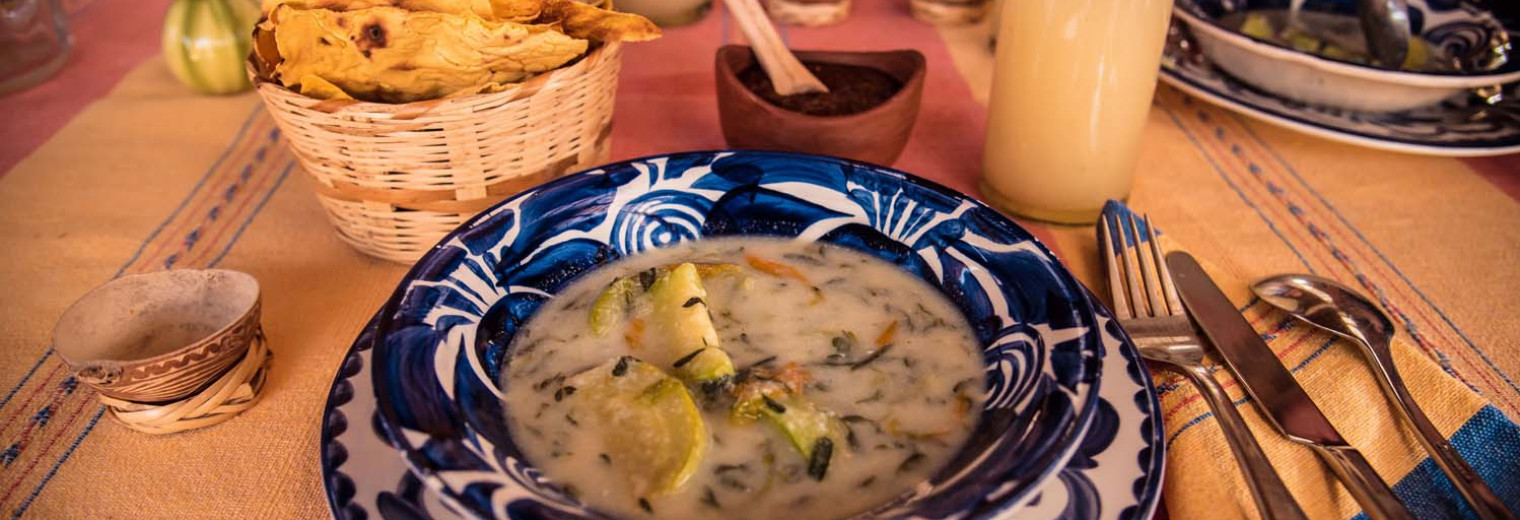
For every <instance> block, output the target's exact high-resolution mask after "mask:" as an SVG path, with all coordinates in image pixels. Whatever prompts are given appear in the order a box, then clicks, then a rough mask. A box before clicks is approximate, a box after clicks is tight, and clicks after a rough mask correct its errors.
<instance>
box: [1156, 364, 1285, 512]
mask: <svg viewBox="0 0 1520 520" xmlns="http://www.w3.org/2000/svg"><path fill="white" fill-rule="evenodd" d="M1178 368H1179V369H1181V371H1182V372H1183V373H1185V374H1187V376H1188V379H1191V380H1193V384H1194V385H1195V386H1197V387H1198V393H1199V394H1200V395H1202V396H1203V398H1204V401H1205V402H1207V403H1208V405H1209V409H1211V410H1213V412H1214V418H1215V419H1216V420H1217V421H1219V428H1220V430H1223V431H1224V440H1225V442H1226V443H1227V444H1229V446H1230V451H1231V452H1234V454H1235V460H1237V461H1239V462H1240V471H1241V472H1243V473H1245V477H1246V487H1247V488H1248V489H1250V490H1251V497H1252V498H1254V499H1256V510H1257V511H1258V512H1260V513H1261V517H1262V518H1263V519H1265V520H1308V518H1309V517H1308V516H1306V515H1305V514H1304V511H1303V510H1302V509H1300V508H1299V507H1298V501H1297V500H1294V499H1293V494H1292V493H1289V492H1288V486H1287V485H1286V484H1283V481H1282V478H1280V477H1278V476H1277V470H1276V469H1273V468H1272V462H1271V461H1268V460H1267V454H1266V453H1265V452H1263V451H1261V444H1258V443H1257V442H1256V438H1255V437H1252V436H1251V430H1250V429H1249V428H1247V427H1246V422H1245V420H1244V419H1241V418H1240V412H1238V411H1236V410H1235V404H1234V403H1233V402H1231V401H1230V397H1229V395H1228V394H1225V393H1224V388H1223V387H1221V386H1219V382H1218V381H1216V380H1214V376H1212V375H1210V374H1209V372H1208V369H1206V368H1204V367H1203V365H1197V364H1189V365H1184V366H1179V367H1178Z"/></svg>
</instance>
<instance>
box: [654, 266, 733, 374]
mask: <svg viewBox="0 0 1520 520" xmlns="http://www.w3.org/2000/svg"><path fill="white" fill-rule="evenodd" d="M649 296H650V298H652V299H653V303H654V310H653V314H652V315H651V320H650V326H652V327H654V335H655V338H656V339H655V341H656V343H658V344H657V345H654V346H653V347H654V348H656V349H660V350H662V351H663V353H664V355H665V358H666V359H669V360H670V366H671V367H672V368H674V369H675V373H676V375H677V376H678V377H680V378H681V379H684V380H686V381H698V382H700V381H710V380H713V379H718V378H721V377H725V376H731V375H733V374H734V362H733V360H732V359H730V358H729V357H728V353H727V352H724V351H723V346H722V344H721V343H719V341H718V330H717V329H716V328H714V327H713V322H712V315H711V314H709V313H708V309H707V289H706V288H704V287H703V286H702V278H701V276H700V275H698V273H697V266H696V265H695V264H691V263H685V264H680V265H677V266H675V267H674V268H671V269H670V271H669V272H668V273H665V274H663V275H661V276H659V277H658V279H656V280H655V282H654V285H653V286H651V287H650V288H649Z"/></svg>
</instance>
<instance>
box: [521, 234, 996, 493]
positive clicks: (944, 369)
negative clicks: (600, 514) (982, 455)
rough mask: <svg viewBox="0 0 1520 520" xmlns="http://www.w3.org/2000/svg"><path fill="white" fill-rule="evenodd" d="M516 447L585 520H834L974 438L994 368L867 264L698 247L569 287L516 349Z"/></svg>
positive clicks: (763, 249)
mask: <svg viewBox="0 0 1520 520" xmlns="http://www.w3.org/2000/svg"><path fill="white" fill-rule="evenodd" d="M512 353H513V354H512V357H511V358H510V359H509V361H508V367H507V369H506V370H505V371H504V373H503V386H504V388H505V401H506V408H507V416H508V418H509V422H510V428H511V433H512V435H513V439H514V440H515V442H516V443H517V444H518V445H519V446H520V447H521V449H522V452H523V454H524V455H525V457H526V458H527V459H528V462H530V463H532V464H533V465H534V466H535V467H537V468H539V469H540V470H542V471H543V472H544V474H545V475H547V476H548V477H549V478H550V479H552V480H553V481H555V482H556V483H558V484H559V485H560V486H561V487H563V488H564V489H565V490H566V491H567V492H568V493H570V494H573V495H575V496H576V497H578V498H579V499H580V500H582V501H584V502H585V503H587V504H588V505H590V506H592V507H593V508H596V509H599V510H601V511H605V512H607V513H609V514H611V515H613V516H618V517H626V518H662V519H677V520H681V519H751V520H760V519H766V518H785V519H788V520H811V519H833V518H841V517H846V516H849V515H852V514H856V513H861V512H864V511H867V510H870V509H872V508H874V507H877V506H881V505H884V504H887V503H890V502H892V500H893V499H894V498H896V497H899V496H900V495H902V494H904V493H906V492H908V491H910V490H912V489H913V488H914V486H916V485H918V484H920V483H923V482H925V481H927V479H928V478H929V477H930V476H932V475H933V474H934V473H935V472H937V471H938V470H939V469H941V467H943V466H944V465H945V464H946V463H948V462H949V460H950V458H951V457H952V456H953V455H954V454H955V452H956V451H957V450H959V449H960V447H961V445H962V444H963V443H964V442H965V440H966V438H967V437H968V435H969V433H970V431H971V429H972V427H973V426H974V425H975V421H976V419H977V410H980V408H981V403H982V400H983V398H984V393H985V389H984V375H983V372H984V368H983V365H982V362H981V360H980V355H979V349H978V345H977V342H976V340H975V337H974V335H973V333H972V331H971V329H970V327H969V326H968V325H967V324H966V322H965V319H964V318H963V317H962V316H961V314H960V313H959V312H958V311H957V310H956V309H955V308H954V307H953V306H952V304H951V303H950V302H949V301H948V300H946V299H945V298H944V296H942V295H941V294H940V293H939V292H938V291H937V289H935V288H934V287H931V286H930V285H928V284H926V283H925V282H923V281H922V280H919V279H917V278H915V277H913V276H911V275H910V274H908V273H906V272H904V271H902V270H900V269H898V268H897V267H896V266H894V265H892V264H890V263H887V262H884V261H882V260H880V259H877V258H875V257H871V256H867V255H865V254H862V253H858V252H855V251H851V250H848V249H843V248H838V247H834V246H823V245H818V244H801V243H797V242H794V241H783V240H772V239H762V240H756V239H743V240H738V239H721V240H706V241H700V242H696V243H693V244H687V245H682V246H678V247H673V248H668V249H661V250H657V251H655V252H651V253H647V254H644V255H640V256H637V257H633V258H630V259H627V260H624V261H621V262H619V263H616V264H613V265H611V266H608V267H606V268H604V269H601V270H599V271H597V272H596V273H593V274H591V275H588V276H586V277H585V278H583V279H582V280H579V281H577V282H576V283H575V284H573V285H571V286H570V287H569V288H567V289H566V290H565V291H563V292H562V293H561V294H559V295H558V296H556V297H555V298H554V299H553V300H552V301H549V302H547V303H546V304H545V305H544V307H543V308H542V309H541V311H540V312H539V313H538V314H537V315H536V316H535V317H534V318H533V320H532V321H530V322H529V323H528V324H527V326H526V327H525V328H524V329H523V330H522V332H521V333H519V334H518V335H517V337H516V338H515V339H514V343H513V346H512Z"/></svg>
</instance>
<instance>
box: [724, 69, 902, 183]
mask: <svg viewBox="0 0 1520 520" xmlns="http://www.w3.org/2000/svg"><path fill="white" fill-rule="evenodd" d="M796 54H797V58H799V59H801V60H802V61H803V62H804V63H806V62H818V63H835V64H843V65H855V66H859V67H870V68H873V69H876V70H880V71H882V72H885V73H887V74H888V75H891V76H892V77H894V78H897V80H898V81H900V82H902V84H903V87H902V90H901V91H898V93H897V95H895V96H892V98H891V99H888V100H887V101H886V102H884V103H882V104H881V105H878V106H876V107H875V108H872V109H870V110H867V111H865V112H860V113H857V114H850V115H845V116H812V115H807V114H803V113H800V112H793V111H790V110H787V109H785V108H781V107H778V106H776V105H772V104H770V103H769V102H767V101H766V100H765V99H762V98H761V97H760V96H758V95H756V94H755V93H754V92H751V91H750V90H749V88H747V87H745V86H744V83H742V82H740V81H739V73H741V72H743V71H744V70H746V69H748V68H750V67H759V66H760V64H759V63H758V62H757V61H756V59H755V53H754V51H753V50H751V49H750V48H749V47H747V46H741V45H727V46H724V47H723V48H721V49H718V59H717V75H718V118H719V120H720V121H721V122H722V124H723V137H724V138H725V139H727V140H728V145H729V146H730V147H732V148H745V149H754V150H780V151H787V152H802V153H811V154H817V155H832V156H835V157H843V158H846V159H854V160H857V161H864V162H868V163H874V164H880V165H883V166H890V165H891V164H892V163H893V162H896V161H897V157H898V156H899V155H902V150H903V147H904V146H906V145H907V144H908V135H909V134H911V133H912V131H913V123H914V122H915V121H917V120H918V107H919V104H920V102H921V101H922V99H923V94H924V75H925V72H926V69H927V63H926V61H925V60H924V55H923V54H920V53H919V52H918V51H914V50H903V51H887V52H824V51H797V52H796Z"/></svg>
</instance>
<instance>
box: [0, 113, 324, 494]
mask: <svg viewBox="0 0 1520 520" xmlns="http://www.w3.org/2000/svg"><path fill="white" fill-rule="evenodd" d="M261 109H262V107H261ZM257 113H258V111H255V114H257ZM295 164H296V162H295V161H294V160H291V161H290V162H289V163H288V164H286V165H285V167H284V168H283V169H281V171H280V176H279V178H277V179H275V182H274V184H272V185H270V186H269V189H268V191H267V192H265V193H264V197H263V199H262V200H260V201H259V202H258V205H257V206H255V207H254V208H253V211H250V212H249V213H248V216H247V217H246V218H245V219H244V221H243V222H242V225H241V226H239V227H238V229H237V232H236V233H235V234H234V235H233V236H232V239H231V240H230V241H228V243H227V246H226V247H225V248H224V249H223V250H222V251H221V252H220V253H219V254H218V255H217V256H216V258H215V259H214V260H212V261H211V263H210V264H208V265H207V266H206V267H208V268H210V267H216V265H217V264H219V263H221V261H222V259H223V258H225V257H226V256H227V253H228V251H231V250H232V246H233V245H234V244H237V242H238V239H239V238H241V237H242V236H243V231H244V230H246V229H248V226H249V224H251V223H253V221H254V219H256V218H258V216H259V213H260V212H262V211H263V210H264V205H265V204H267V203H268V202H269V199H270V198H272V197H273V196H274V193H275V192H276V191H279V189H280V186H281V185H283V184H284V183H285V178H286V177H287V176H289V174H290V171H291V170H292V169H293V168H294V167H295ZM197 189H199V185H197ZM193 193H194V192H192V194H193ZM105 411H106V409H105V407H104V406H101V407H100V408H99V409H98V410H96V412H95V416H94V417H91V418H90V422H89V424H86V425H85V427H84V429H83V430H81V431H80V432H79V436H78V437H75V438H74V442H72V443H70V444H69V448H68V450H67V451H64V452H63V455H61V456H59V457H58V461H57V462H54V463H53V467H52V468H50V469H49V470H48V472H47V474H46V475H43V477H42V480H41V481H40V482H38V483H37V487H36V488H34V489H32V492H31V493H30V494H28V495H27V497H26V500H24V501H22V502H21V505H20V506H18V507H16V510H15V512H13V513H12V514H11V517H10V518H11V520H16V519H19V518H21V516H22V515H24V514H26V510H27V509H29V508H31V506H32V502H33V501H35V500H36V499H37V496H38V495H41V494H42V490H43V489H44V488H46V487H47V485H48V483H49V482H51V481H52V480H53V477H54V476H55V475H57V474H58V469H59V468H62V467H63V464H64V463H65V462H68V460H69V457H71V456H72V455H73V454H74V450H75V449H78V448H79V445H80V444H82V443H83V442H84V439H85V437H88V436H89V435H90V432H91V431H94V430H95V426H96V425H97V424H99V423H100V418H101V416H102V415H104V414H105Z"/></svg>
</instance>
